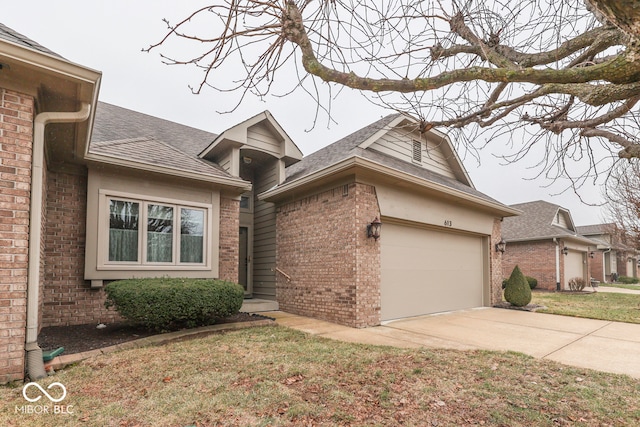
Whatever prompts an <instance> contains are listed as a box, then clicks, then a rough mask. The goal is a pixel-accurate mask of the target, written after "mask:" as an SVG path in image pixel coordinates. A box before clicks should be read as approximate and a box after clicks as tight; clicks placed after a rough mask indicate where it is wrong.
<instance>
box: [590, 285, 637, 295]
mask: <svg viewBox="0 0 640 427" xmlns="http://www.w3.org/2000/svg"><path fill="white" fill-rule="evenodd" d="M594 291H595V292H604V293H607V292H608V293H612V294H634V295H640V290H637V289H625V288H612V287H608V286H598V287H597V288H594Z"/></svg>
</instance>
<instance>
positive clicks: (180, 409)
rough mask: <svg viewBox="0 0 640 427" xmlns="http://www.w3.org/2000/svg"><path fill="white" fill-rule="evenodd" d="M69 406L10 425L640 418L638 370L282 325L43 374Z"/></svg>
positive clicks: (10, 420)
mask: <svg viewBox="0 0 640 427" xmlns="http://www.w3.org/2000/svg"><path fill="white" fill-rule="evenodd" d="M54 381H59V382H61V383H62V384H64V385H65V386H66V387H67V390H68V396H67V398H66V399H65V401H64V402H63V403H64V404H66V405H73V414H70V415H26V414H21V413H15V407H16V406H22V405H24V404H25V403H26V402H25V401H24V399H23V398H22V395H21V388H20V387H19V386H14V387H0V399H1V401H2V402H3V406H4V409H3V410H2V412H1V413H0V425H3V426H33V427H35V426H188V425H197V426H285V425H296V426H297V425H300V426H308V425H313V426H321V425H324V426H335V425H338V426H364V425H367V426H376V425H377V426H388V425H419V426H424V425H432V426H435V425H440V426H450V425H451V426H453V425H455V426H463V425H503V426H507V425H508V426H531V425H543V426H544V425H548V426H555V425H584V426H604V425H637V424H639V423H640V403H639V401H638V399H637V396H638V393H639V392H640V381H638V380H634V379H631V378H629V377H626V376H620V375H614V374H605V373H600V372H594V371H589V370H584V369H576V368H570V367H566V366H562V365H559V364H556V363H553V362H547V361H541V360H536V359H533V358H530V357H528V356H525V355H522V354H518V353H498V352H488V351H474V352H460V351H451V350H431V349H413V350H404V349H396V348H391V347H382V346H367V345H358V344H349V343H343V342H338V341H332V340H327V339H322V338H318V337H313V336H309V335H306V334H303V333H301V332H298V331H293V330H290V329H287V328H283V327H275V326H274V327H263V328H255V329H247V330H242V331H237V332H229V333H226V334H220V335H214V336H210V337H207V338H203V339H198V340H193V341H188V342H182V343H174V344H170V345H166V346H163V347H154V348H144V349H135V350H128V351H123V352H120V353H114V354H110V355H105V356H100V357H96V358H94V359H91V360H88V361H85V362H83V363H81V364H79V365H77V366H75V367H72V368H69V369H66V370H64V371H62V372H59V373H58V374H57V375H56V376H55V377H52V378H49V379H46V380H45V381H43V382H42V384H43V385H44V386H46V385H47V384H50V383H51V382H54Z"/></svg>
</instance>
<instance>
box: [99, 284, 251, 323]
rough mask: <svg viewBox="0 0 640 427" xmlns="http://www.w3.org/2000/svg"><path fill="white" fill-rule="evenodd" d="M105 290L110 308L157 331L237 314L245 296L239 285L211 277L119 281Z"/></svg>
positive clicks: (107, 304) (210, 321)
mask: <svg viewBox="0 0 640 427" xmlns="http://www.w3.org/2000/svg"><path fill="white" fill-rule="evenodd" d="M105 292H106V294H107V299H106V301H105V306H106V307H107V308H110V307H114V308H115V309H116V311H117V312H118V313H119V314H120V315H121V316H122V317H124V318H125V319H128V320H131V321H133V322H137V323H141V324H143V325H145V326H147V327H149V328H152V329H156V330H161V329H164V330H167V329H177V328H181V327H195V326H202V325H207V324H211V323H213V322H214V320H215V319H216V318H223V317H228V316H231V315H234V314H236V313H238V311H239V310H240V307H241V306H242V300H243V299H244V290H243V289H242V287H241V286H240V285H238V284H235V283H230V282H225V281H222V280H211V279H184V278H155V279H129V280H119V281H116V282H112V283H109V284H108V285H107V286H105Z"/></svg>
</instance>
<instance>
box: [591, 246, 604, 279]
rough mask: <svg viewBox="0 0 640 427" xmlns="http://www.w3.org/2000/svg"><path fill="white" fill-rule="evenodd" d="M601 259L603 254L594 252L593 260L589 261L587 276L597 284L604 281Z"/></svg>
mask: <svg viewBox="0 0 640 427" xmlns="http://www.w3.org/2000/svg"><path fill="white" fill-rule="evenodd" d="M603 259H604V254H603V253H602V251H595V252H594V253H593V258H591V259H590V260H589V261H590V263H589V268H590V270H589V275H590V276H591V277H593V278H594V279H596V280H597V281H599V282H602V281H604V280H605V277H604V262H603Z"/></svg>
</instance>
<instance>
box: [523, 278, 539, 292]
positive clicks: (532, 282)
mask: <svg viewBox="0 0 640 427" xmlns="http://www.w3.org/2000/svg"><path fill="white" fill-rule="evenodd" d="M524 278H525V279H527V283H529V288H530V289H535V288H536V286H538V279H536V278H534V277H530V276H524Z"/></svg>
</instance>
